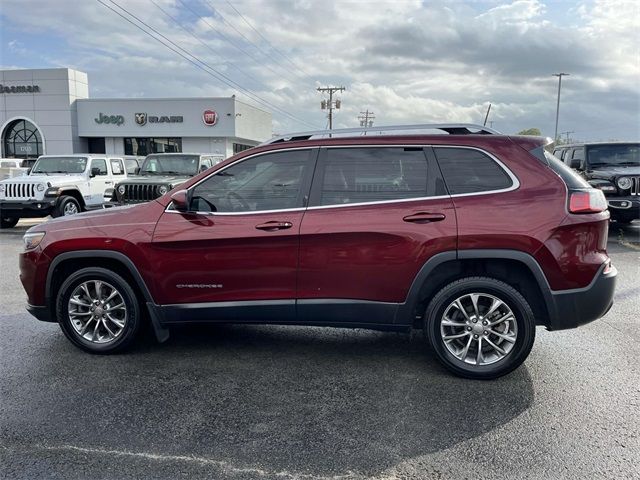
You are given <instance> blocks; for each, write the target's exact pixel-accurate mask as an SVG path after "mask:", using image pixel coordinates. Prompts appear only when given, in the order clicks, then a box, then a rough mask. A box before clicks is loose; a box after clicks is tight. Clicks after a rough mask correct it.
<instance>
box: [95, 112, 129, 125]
mask: <svg viewBox="0 0 640 480" xmlns="http://www.w3.org/2000/svg"><path fill="white" fill-rule="evenodd" d="M94 120H95V122H96V123H98V124H103V123H106V124H112V125H118V126H120V125H122V124H123V123H124V117H123V116H122V115H105V114H104V113H100V114H99V115H98V118H94Z"/></svg>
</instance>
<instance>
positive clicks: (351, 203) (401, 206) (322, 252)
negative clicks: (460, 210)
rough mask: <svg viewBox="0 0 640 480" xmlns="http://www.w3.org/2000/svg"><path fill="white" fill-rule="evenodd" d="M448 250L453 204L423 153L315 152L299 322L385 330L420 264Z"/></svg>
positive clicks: (453, 246)
mask: <svg viewBox="0 0 640 480" xmlns="http://www.w3.org/2000/svg"><path fill="white" fill-rule="evenodd" d="M455 249H456V216H455V211H454V207H453V203H452V201H451V198H450V197H449V196H448V195H447V193H446V191H445V187H444V183H443V182H442V179H441V175H440V172H439V169H438V167H437V165H436V163H435V159H434V158H433V155H432V153H431V151H430V150H429V151H424V150H423V148H422V147H349V148H345V147H336V148H327V149H323V150H321V153H320V156H319V161H318V167H317V174H316V176H315V177H314V185H313V189H312V194H311V201H310V206H309V208H308V210H307V212H306V213H305V217H304V220H303V222H302V228H301V230H300V269H299V279H298V299H299V300H298V314H299V316H300V320H301V321H303V322H309V323H324V322H326V321H327V320H328V319H331V321H333V322H341V321H342V322H345V323H353V322H361V323H369V324H379V323H393V321H394V314H395V311H396V309H397V308H398V305H399V304H401V303H403V302H404V301H405V300H406V297H407V294H408V292H409V288H410V286H411V283H412V281H413V279H414V278H415V277H416V275H417V273H418V271H419V270H420V268H421V267H422V266H423V265H424V263H425V262H426V261H427V260H428V259H429V258H430V257H431V256H433V255H435V254H437V253H440V252H444V251H455Z"/></svg>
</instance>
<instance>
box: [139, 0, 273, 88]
mask: <svg viewBox="0 0 640 480" xmlns="http://www.w3.org/2000/svg"><path fill="white" fill-rule="evenodd" d="M150 2H151V3H153V4H154V5H155V6H156V8H158V10H160V11H161V12H162V13H164V14H165V15H166V16H167V17H169V19H171V21H172V22H174V23H175V24H176V25H177V26H179V27H180V28H181V29H182V30H184V31H185V32H187V33H188V34H189V35H191V36H192V37H193V38H195V39H196V40H197V41H198V42H200V43H201V44H202V45H203V46H204V47H206V48H207V49H208V50H209V51H211V52H212V53H214V54H215V55H219V52H216V51H215V50H214V49H213V48H211V47H210V46H209V44H208V43H206V42H205V41H203V40H202V39H201V38H200V37H198V36H197V35H196V34H195V33H193V32H192V31H190V30H188V29H187V28H186V27H185V26H184V25H182V24H181V23H180V22H178V21H177V20H176V19H175V18H174V17H173V16H171V14H169V13H168V12H167V11H166V10H164V9H163V8H162V7H161V6H160V5H158V4H157V3H156V2H155V1H154V0H150ZM224 65H227V66H229V67H233V68H235V69H236V70H237V71H238V72H240V73H241V74H243V75H244V76H245V77H247V78H249V79H250V80H253V81H254V82H256V83H259V84H261V85H262V86H263V87H266V85H265V84H264V83H262V82H261V81H260V80H258V79H257V78H255V77H253V76H251V75H249V74H248V73H246V72H245V71H244V70H242V69H241V68H240V67H238V66H237V65H235V64H234V63H231V62H229V61H225V62H224Z"/></svg>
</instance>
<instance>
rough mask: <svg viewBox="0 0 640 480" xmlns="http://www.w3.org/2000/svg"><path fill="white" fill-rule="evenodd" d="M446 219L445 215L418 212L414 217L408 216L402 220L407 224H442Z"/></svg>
mask: <svg viewBox="0 0 640 480" xmlns="http://www.w3.org/2000/svg"><path fill="white" fill-rule="evenodd" d="M445 218H447V217H446V215H445V214H444V213H429V212H418V213H414V214H412V215H407V216H406V217H404V218H403V219H402V220H404V221H405V222H411V223H431V222H441V221H442V220H444V219H445Z"/></svg>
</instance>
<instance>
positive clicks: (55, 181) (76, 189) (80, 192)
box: [0, 154, 127, 228]
mask: <svg viewBox="0 0 640 480" xmlns="http://www.w3.org/2000/svg"><path fill="white" fill-rule="evenodd" d="M126 176H127V169H126V165H125V158H124V157H122V156H119V157H118V156H107V155H104V154H72V155H42V156H41V157H40V158H38V161H37V162H36V163H35V165H34V166H33V168H32V169H31V171H30V172H29V174H28V175H25V176H22V177H18V178H11V179H7V180H3V181H0V228H12V227H14V226H15V225H16V224H17V223H18V220H20V219H21V218H38V217H46V216H47V215H51V216H52V217H62V216H65V215H73V214H74V213H78V212H82V211H84V210H91V209H94V208H101V207H102V203H103V201H104V192H105V190H107V189H108V188H113V185H114V184H115V183H116V182H117V181H119V180H121V179H123V178H125V177H126Z"/></svg>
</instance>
